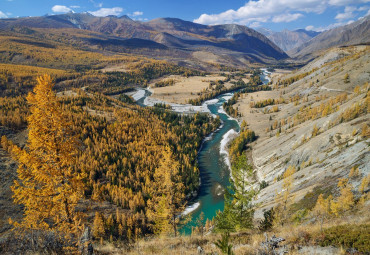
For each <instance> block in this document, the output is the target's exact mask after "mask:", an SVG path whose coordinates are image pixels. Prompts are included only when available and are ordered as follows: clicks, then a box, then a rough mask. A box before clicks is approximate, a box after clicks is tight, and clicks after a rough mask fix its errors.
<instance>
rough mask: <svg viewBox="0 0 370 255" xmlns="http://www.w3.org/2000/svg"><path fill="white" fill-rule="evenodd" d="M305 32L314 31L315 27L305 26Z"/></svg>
mask: <svg viewBox="0 0 370 255" xmlns="http://www.w3.org/2000/svg"><path fill="white" fill-rule="evenodd" d="M305 29H306V30H307V31H315V27H314V26H311V25H310V26H307V27H306V28H305Z"/></svg>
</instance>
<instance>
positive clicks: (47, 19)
mask: <svg viewBox="0 0 370 255" xmlns="http://www.w3.org/2000/svg"><path fill="white" fill-rule="evenodd" d="M19 27H27V28H31V29H32V28H56V29H71V28H74V29H76V31H74V32H75V33H77V35H78V33H79V31H78V30H81V29H82V30H89V31H93V32H96V33H99V34H90V35H89V38H87V37H82V41H83V43H85V44H88V45H96V46H98V47H100V48H104V49H108V50H111V51H123V52H126V50H127V48H128V49H133V48H136V49H156V50H159V51H158V53H157V52H155V51H153V50H152V51H150V53H149V52H148V54H152V55H153V54H154V55H155V56H156V55H158V56H161V57H163V54H164V51H165V54H167V55H168V56H172V57H174V56H176V57H177V58H178V57H179V56H180V57H184V58H189V56H191V53H192V52H198V51H206V52H209V53H212V54H216V55H217V56H220V57H221V58H223V59H225V62H226V63H227V61H229V62H230V63H235V64H240V65H241V64H245V62H262V63H265V62H271V63H273V62H276V61H279V60H282V59H286V58H288V55H287V54H286V53H285V52H284V51H283V50H281V49H280V48H279V47H278V46H276V45H275V44H274V43H273V42H271V41H270V40H269V39H268V38H267V37H266V36H264V35H262V34H260V33H259V32H257V31H255V30H253V29H251V28H248V27H246V26H241V25H234V24H232V25H231V24H229V25H216V26H206V25H200V24H196V23H193V22H189V21H184V20H181V19H175V18H160V19H155V20H152V21H148V22H139V21H134V20H132V19H130V18H129V17H127V16H123V17H115V16H108V17H95V16H93V15H91V14H88V13H68V14H61V15H53V16H43V17H30V18H18V19H1V20H0V29H4V30H12V29H14V28H19ZM80 32H81V31H80ZM34 35H36V33H34ZM77 38H78V36H77V37H76V38H75V39H77ZM142 53H144V54H146V52H142ZM226 60H227V61H226Z"/></svg>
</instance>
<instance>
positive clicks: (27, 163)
mask: <svg viewBox="0 0 370 255" xmlns="http://www.w3.org/2000/svg"><path fill="white" fill-rule="evenodd" d="M37 82H38V83H37V85H36V87H35V88H34V90H33V93H30V94H29V95H28V96H27V101H28V102H29V104H30V105H31V107H30V111H31V115H30V116H29V117H28V128H29V134H28V143H27V145H26V147H25V148H24V149H21V148H19V147H18V146H16V145H13V144H12V145H11V153H12V156H13V157H14V159H15V160H17V161H18V163H19V166H18V170H17V173H18V180H16V181H15V182H14V185H13V186H12V191H13V192H14V196H13V198H14V202H15V203H17V204H22V205H24V218H23V220H22V221H21V222H19V223H18V222H14V225H15V226H16V227H20V228H22V229H42V230H57V231H58V232H60V233H65V234H71V233H79V232H80V230H81V220H82V214H81V213H78V212H77V211H76V210H75V208H76V205H77V203H78V202H79V201H80V200H81V199H82V197H83V192H84V186H83V182H82V179H83V177H84V176H83V174H82V173H80V172H79V171H77V169H75V159H76V154H77V148H78V142H77V139H76V137H75V136H74V135H73V134H72V132H71V129H70V126H71V123H70V122H69V121H68V119H67V118H66V116H65V115H64V114H63V111H62V107H61V105H60V104H59V102H58V100H57V98H56V95H55V94H54V92H53V91H52V87H53V85H54V83H53V82H52V79H51V78H50V76H48V75H45V76H42V77H39V78H38V79H37Z"/></svg>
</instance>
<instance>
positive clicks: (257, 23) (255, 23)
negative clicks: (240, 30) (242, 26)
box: [249, 21, 262, 28]
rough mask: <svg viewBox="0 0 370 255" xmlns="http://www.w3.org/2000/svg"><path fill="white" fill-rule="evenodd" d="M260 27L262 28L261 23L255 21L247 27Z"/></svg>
mask: <svg viewBox="0 0 370 255" xmlns="http://www.w3.org/2000/svg"><path fill="white" fill-rule="evenodd" d="M261 26H262V24H261V22H258V21H255V22H252V23H251V24H249V27H251V28H259V27H261Z"/></svg>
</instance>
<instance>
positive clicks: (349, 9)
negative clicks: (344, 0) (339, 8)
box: [335, 6, 357, 21]
mask: <svg viewBox="0 0 370 255" xmlns="http://www.w3.org/2000/svg"><path fill="white" fill-rule="evenodd" d="M356 10H357V9H356V7H353V6H346V7H345V8H344V12H343V13H338V14H337V16H335V19H336V20H339V21H343V20H347V19H351V18H353V17H354V16H355V15H354V14H353V12H354V11H356Z"/></svg>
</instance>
